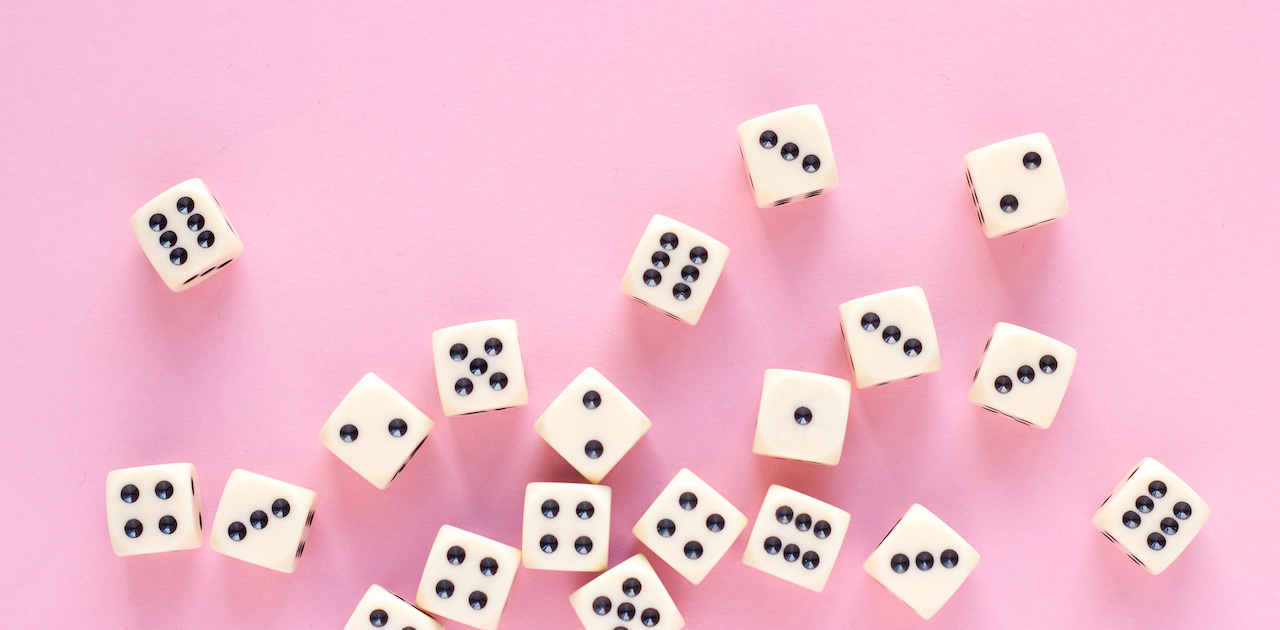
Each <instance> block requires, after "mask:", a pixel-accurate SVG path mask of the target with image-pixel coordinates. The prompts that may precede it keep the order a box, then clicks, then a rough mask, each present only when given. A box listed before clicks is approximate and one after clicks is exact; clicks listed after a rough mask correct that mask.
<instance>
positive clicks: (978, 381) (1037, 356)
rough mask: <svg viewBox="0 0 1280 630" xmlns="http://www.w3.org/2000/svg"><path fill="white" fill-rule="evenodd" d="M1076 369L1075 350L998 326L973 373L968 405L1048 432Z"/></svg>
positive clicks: (1011, 327) (1021, 330) (1023, 330)
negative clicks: (969, 403) (971, 404)
mask: <svg viewBox="0 0 1280 630" xmlns="http://www.w3.org/2000/svg"><path fill="white" fill-rule="evenodd" d="M1075 367H1076V351H1075V349H1074V348H1072V347H1071V346H1068V345H1067V344H1065V343H1062V342H1061V341H1058V340H1056V339H1054V338H1052V337H1049V336H1046V335H1042V334H1040V333H1038V332H1034V331H1031V330H1027V329H1026V328H1022V327H1021V326H1014V325H1013V324H1006V323H1004V322H1000V323H998V324H996V327H995V329H994V330H992V331H991V337H990V338H989V339H987V346H986V348H985V349H984V350H983V351H982V363H981V364H979V365H978V369H977V371H975V372H974V373H973V383H972V384H971V385H970V386H969V402H971V403H973V404H975V405H978V406H979V407H982V408H983V409H986V410H988V411H993V412H995V413H998V414H1001V415H1003V416H1007V417H1009V418H1013V419H1014V420H1017V421H1018V422H1021V423H1022V424H1026V425H1030V426H1033V427H1037V428H1040V429H1047V428H1049V425H1051V424H1053V419H1054V417H1055V416H1057V415H1058V407H1060V406H1061V405H1062V397H1063V396H1064V395H1066V393H1067V384H1068V383H1070V382H1071V373H1072V372H1074V371H1075Z"/></svg>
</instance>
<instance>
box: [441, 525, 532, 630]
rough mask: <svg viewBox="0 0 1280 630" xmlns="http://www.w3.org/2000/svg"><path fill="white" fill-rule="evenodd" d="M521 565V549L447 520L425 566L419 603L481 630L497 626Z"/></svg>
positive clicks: (445, 616)
mask: <svg viewBox="0 0 1280 630" xmlns="http://www.w3.org/2000/svg"><path fill="white" fill-rule="evenodd" d="M519 568H520V550H519V549H516V548H515V547H511V546H509V545H504V544H502V543H500V542H497V541H495V540H490V539H488V538H485V537H484V536H479V535H476V534H473V533H471V532H468V531H465V530H461V529H458V528H457V527H453V526H452V525H444V526H442V527H441V528H440V531H439V532H438V533H437V534H436V540H435V542H434V543H432V545H431V555H430V556H428V557H427V565H426V567H424V568H423V570H422V583H421V584H419V585H418V597H417V604H418V607H419V608H421V609H423V610H425V611H427V612H429V613H432V614H434V615H439V616H441V617H444V618H446V619H452V620H454V621H457V622H460V623H465V624H467V625H469V626H475V627H477V628H480V629H481V630H494V629H495V628H497V627H498V620H499V619H500V618H501V617H502V610H503V609H504V608H506V606H507V598H508V597H509V596H510V594H511V583H512V582H514V581H515V579H516V570H517V569H519Z"/></svg>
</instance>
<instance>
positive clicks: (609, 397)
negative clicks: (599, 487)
mask: <svg viewBox="0 0 1280 630" xmlns="http://www.w3.org/2000/svg"><path fill="white" fill-rule="evenodd" d="M651 425H652V423H651V422H650V421H649V418H647V417H645V415H644V413H642V412H641V411H640V408H639V407H636V406H635V404H634V403H632V402H631V401H630V400H629V399H627V397H626V396H624V395H623V394H622V392H621V391H620V390H619V389H618V388H617V387H614V386H613V383H610V382H609V380H608V379H606V378H605V377H604V375H602V374H600V372H597V371H596V370H595V369H594V368H587V369H586V370H585V371H583V372H582V374H579V375H578V378H575V379H573V382H572V383H569V386H568V387H566V388H565V389H564V391H563V392H561V393H560V395H559V396H557V397H556V399H555V400H554V401H552V403H551V406H549V407H547V410H546V411H544V412H542V415H541V416H540V417H538V421H537V422H535V423H534V424H533V429H534V430H535V431H537V432H538V435H540V436H542V439H543V440H546V442H547V444H549V445H551V448H554V449H555V450H556V452H557V453H560V456H561V457H563V458H564V459H565V461H567V462H569V464H571V465H572V466H573V467H574V468H576V469H578V472H580V473H582V476H583V477H586V478H587V479H588V480H589V481H591V483H600V480H601V479H604V476H605V475H607V474H609V471H610V470H613V467H614V466H615V465H617V463H618V461H619V460H621V459H622V456H623V455H626V454H627V451H630V450H631V447H632V446H635V443H636V442H637V441H639V440H640V438H641V437H642V436H643V435H644V434H645V433H646V432H648V431H649V427H650V426H651Z"/></svg>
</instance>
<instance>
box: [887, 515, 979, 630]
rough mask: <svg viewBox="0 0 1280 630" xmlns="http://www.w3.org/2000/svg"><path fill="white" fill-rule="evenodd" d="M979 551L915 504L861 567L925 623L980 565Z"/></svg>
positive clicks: (940, 520)
mask: <svg viewBox="0 0 1280 630" xmlns="http://www.w3.org/2000/svg"><path fill="white" fill-rule="evenodd" d="M978 559H979V557H978V552H977V550H975V549H974V548H973V547H972V546H971V545H970V544H969V543H967V542H965V540H964V539H963V538H961V537H960V535H959V534H957V533H956V532H955V530H953V529H951V528H950V527H948V526H947V524H946V523H944V522H942V519H940V518H938V517H937V516H934V514H933V512H930V511H929V510H926V509H925V508H924V506H922V505H920V504H919V503H917V504H915V505H912V506H911V508H910V509H908V510H907V513H906V514H904V515H903V516H902V518H901V519H899V520H898V522H897V523H896V524H894V526H893V528H892V529H890V530H889V533H888V534H886V535H885V537H884V540H882V541H880V544H879V546H877V547H876V550H875V551H873V552H872V553H871V557H869V558H867V561H866V562H865V563H863V565H862V568H863V569H865V570H866V571H867V573H870V574H871V577H873V578H875V579H876V581H877V582H879V583H880V584H881V585H883V586H884V587H885V588H887V589H889V592H890V593H893V594H894V595H896V596H897V597H898V599H900V600H902V603H904V604H906V605H907V607H909V608H911V610H914V611H916V614H918V615H920V616H921V617H923V618H925V619H929V618H931V617H933V616H934V615H935V614H937V612H938V611H939V610H940V609H941V608H942V605H943V604H946V603H947V600H949V599H951V596H952V595H954V594H955V592H956V590H957V589H959V588H960V585H961V584H964V581H965V580H966V579H968V577H969V574H970V573H973V568H974V567H976V566H978Z"/></svg>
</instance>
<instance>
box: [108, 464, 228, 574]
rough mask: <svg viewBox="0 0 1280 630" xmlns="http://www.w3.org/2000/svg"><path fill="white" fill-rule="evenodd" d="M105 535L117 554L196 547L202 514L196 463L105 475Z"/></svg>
mask: <svg viewBox="0 0 1280 630" xmlns="http://www.w3.org/2000/svg"><path fill="white" fill-rule="evenodd" d="M188 489H189V491H188ZM107 534H108V535H109V537H110V539H111V549H112V551H114V552H115V553H116V555H117V556H134V555H138V554H144V553H160V552H162V551H177V550H180V549H195V548H196V547H199V546H200V543H201V540H202V538H203V534H204V518H203V516H202V515H201V513H200V486H199V484H198V483H197V479H196V467H195V466H193V465H191V464H186V463H182V464H160V465H156V466H138V467H136V468H122V469H120V470H113V471H111V472H109V473H107Z"/></svg>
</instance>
